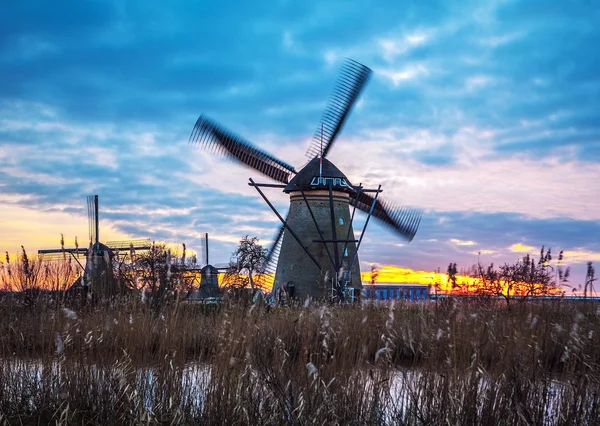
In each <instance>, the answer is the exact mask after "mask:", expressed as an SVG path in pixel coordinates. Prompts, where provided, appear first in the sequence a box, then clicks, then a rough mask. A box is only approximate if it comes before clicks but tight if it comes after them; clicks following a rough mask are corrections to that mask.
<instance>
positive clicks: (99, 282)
mask: <svg viewBox="0 0 600 426" xmlns="http://www.w3.org/2000/svg"><path fill="white" fill-rule="evenodd" d="M87 207H88V227H89V238H90V244H89V247H88V248H87V249H86V248H79V247H78V245H77V244H76V247H75V248H65V247H61V248H58V249H46V250H38V255H39V256H40V257H41V258H42V259H45V260H58V259H61V258H63V259H64V258H65V256H67V255H70V256H72V257H73V258H74V259H75V260H76V261H77V263H78V264H79V266H80V267H81V268H82V270H83V283H82V284H83V287H84V288H89V289H91V291H92V293H94V294H97V295H99V296H107V295H113V294H115V293H116V291H117V290H118V289H116V288H115V286H116V283H115V281H114V279H113V274H112V273H113V271H112V260H113V258H114V256H118V255H119V254H120V253H129V254H130V255H131V256H133V253H135V252H136V251H142V250H149V249H150V241H149V240H129V241H110V242H107V244H103V243H101V242H100V224H99V218H98V196H97V195H90V196H88V197H87ZM75 241H76V242H77V239H75ZM80 260H85V266H83V265H82V263H81V262H80Z"/></svg>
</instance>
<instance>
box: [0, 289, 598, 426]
mask: <svg viewBox="0 0 600 426" xmlns="http://www.w3.org/2000/svg"><path fill="white" fill-rule="evenodd" d="M599 335H600V306H599V305H598V304H594V303H591V302H588V303H583V302H580V303H572V302H566V301H529V302H525V303H517V304H514V305H513V306H511V307H510V308H507V307H506V304H502V303H494V302H489V301H482V300H478V299H467V300H453V299H449V300H444V301H439V302H437V303H436V302H425V303H408V302H407V303H397V304H386V305H377V306H374V305H372V304H362V305H357V306H327V305H318V304H312V305H308V306H303V307H295V308H278V309H270V310H267V309H265V308H264V307H262V306H254V307H253V306H248V305H223V306H221V307H219V308H218V309H210V308H207V307H202V306H198V305H189V304H183V303H181V304H172V305H170V306H167V307H165V308H164V309H162V310H161V311H157V310H153V309H149V308H148V307H147V306H146V305H143V304H142V303H141V302H140V301H139V300H128V301H121V302H118V303H117V302H115V303H113V304H111V305H104V306H95V307H89V306H88V307H84V308H78V309H75V308H73V309H68V308H65V307H61V306H56V305H54V304H52V303H47V304H45V303H40V304H38V305H36V306H35V307H34V308H31V307H28V306H23V305H21V304H18V303H16V302H15V301H14V300H10V299H5V300H3V301H2V303H1V304H0V424H9V425H21V424H25V425H26V424H50V423H52V424H55V423H57V424H98V425H100V424H141V423H146V424H206V425H224V424H253V425H279V424H286V425H305V424H306V425H308V424H319V425H321V424H340V425H347V424H355V425H359V424H360V425H381V424H394V425H445V424H448V425H513V424H523V425H546V424H547V425H575V424H577V425H594V424H598V422H599V421H598V419H600V398H599V395H600V343H599V340H598V336H599Z"/></svg>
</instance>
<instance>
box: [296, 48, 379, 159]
mask: <svg viewBox="0 0 600 426" xmlns="http://www.w3.org/2000/svg"><path fill="white" fill-rule="evenodd" d="M370 75H371V69H370V68H368V67H366V66H364V65H363V64H360V63H358V62H356V61H353V60H352V59H346V61H345V62H344V65H343V67H342V72H341V75H340V77H339V79H338V81H337V83H336V86H335V89H334V91H333V95H332V96H331V98H330V100H329V104H328V105H327V107H326V108H325V112H324V113H323V118H321V123H320V124H319V127H318V128H317V131H316V132H315V135H314V136H313V140H312V142H311V144H310V146H309V147H308V150H307V151H306V156H307V157H308V158H310V159H311V160H312V159H313V158H315V157H318V156H320V155H321V151H322V152H323V157H325V156H327V153H328V152H329V150H330V149H331V146H332V145H333V143H334V142H335V139H336V137H337V135H338V133H339V132H340V131H341V130H342V127H343V126H344V122H345V121H346V118H348V115H349V114H350V111H351V110H352V107H353V106H354V103H355V102H356V100H357V99H358V96H359V95H360V93H361V91H362V90H363V88H364V87H365V85H366V84H367V81H368V80H369V77H370Z"/></svg>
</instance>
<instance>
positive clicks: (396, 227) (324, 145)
mask: <svg viewBox="0 0 600 426" xmlns="http://www.w3.org/2000/svg"><path fill="white" fill-rule="evenodd" d="M370 75H371V70H370V69H369V68H368V67H366V66H364V65H362V64H360V63H358V62H356V61H353V60H351V59H348V60H346V62H345V63H344V65H343V67H342V71H341V75H340V77H339V79H338V82H337V84H336V86H335V90H334V92H333V95H332V97H331V98H330V100H329V103H328V105H327V107H326V109H325V112H324V114H323V117H322V119H321V123H320V124H319V126H318V127H317V130H316V132H315V135H314V137H313V140H312V142H311V144H310V146H309V147H308V150H307V153H306V156H307V157H308V158H309V161H308V163H306V164H305V165H304V166H303V167H302V168H301V169H300V170H299V171H296V169H295V168H294V167H293V166H291V165H290V164H288V163H286V162H284V161H281V160H279V159H277V158H276V157H275V156H273V155H271V154H269V153H267V152H265V151H264V150H261V149H259V148H257V147H256V146H255V145H254V144H252V143H251V142H249V141H247V140H245V139H244V138H242V137H240V136H238V135H236V134H234V133H232V132H230V131H228V130H226V129H225V128H224V127H223V126H221V125H219V124H217V123H216V122H214V121H213V120H211V119H210V118H208V117H206V116H204V115H201V116H200V117H199V118H198V120H197V121H196V124H195V126H194V128H193V130H192V134H191V135H190V143H192V144H195V145H198V146H201V147H203V148H204V149H206V150H208V151H211V152H214V153H216V154H218V155H223V156H225V157H227V158H230V159H233V160H236V161H238V162H240V163H242V164H245V165H246V166H249V167H251V168H253V169H255V170H257V171H259V172H261V173H262V174H264V175H265V176H267V177H269V178H271V179H273V180H275V181H277V182H279V183H278V184H271V183H255V182H254V180H253V179H250V182H249V185H251V186H253V187H254V188H255V189H256V190H257V191H258V193H259V194H260V195H261V197H262V198H263V199H264V200H265V202H266V203H267V204H268V205H269V207H270V208H271V209H272V210H273V212H274V213H275V214H276V215H277V217H278V218H279V220H280V221H281V227H280V228H279V230H278V232H277V233H276V238H275V242H274V243H273V245H272V246H271V248H270V250H269V252H268V255H267V265H266V267H265V272H266V273H273V272H274V273H275V281H274V285H273V290H274V292H275V293H277V292H279V291H281V289H285V290H287V294H288V295H289V296H292V297H296V298H300V299H302V298H306V297H312V298H319V299H323V298H327V297H330V298H332V299H334V300H344V299H348V298H354V297H353V296H356V295H358V294H360V289H361V288H362V285H361V280H360V268H359V262H358V254H357V253H358V249H359V247H360V244H361V242H362V238H363V235H364V232H365V230H366V226H367V224H368V222H369V219H370V218H371V217H374V218H375V219H376V220H378V221H379V222H381V223H383V224H384V225H387V227H388V228H389V229H390V230H392V231H393V232H394V233H395V234H397V235H398V236H399V237H401V238H403V239H405V240H407V241H412V239H413V238H414V236H415V234H416V232H417V229H418V226H419V223H420V218H421V215H420V213H419V212H418V211H416V210H413V209H409V208H401V207H400V206H399V205H397V204H396V203H392V202H389V201H387V200H384V199H383V198H382V197H380V196H379V194H380V192H381V185H380V186H379V187H378V188H377V189H367V188H363V186H362V184H359V185H356V186H355V185H352V184H351V182H350V180H349V179H348V178H347V177H346V176H345V175H344V173H342V172H341V171H340V170H339V169H338V168H337V167H336V166H335V165H334V164H333V163H332V162H331V161H329V160H328V159H327V158H326V157H327V154H328V153H329V152H330V150H331V148H332V147H333V144H334V142H335V141H336V138H337V136H338V135H339V133H340V132H341V130H342V127H343V125H344V123H345V121H346V119H347V118H348V115H349V114H350V111H351V110H352V107H353V105H354V104H355V103H356V100H357V99H358V97H359V95H360V93H361V91H362V90H363V88H364V87H365V85H366V83H367V81H368V80H369V77H370ZM261 188H281V189H283V192H284V193H286V194H288V195H289V196H290V208H289V211H288V214H287V216H286V218H284V217H283V216H282V215H281V214H280V213H279V212H278V211H277V210H276V209H275V207H274V206H273V205H272V204H271V202H270V201H269V200H268V198H267V197H266V195H265V194H264V192H263V191H262V190H261ZM371 194H373V195H371ZM350 207H352V212H351V211H350ZM356 209H358V210H361V211H363V212H365V213H367V214H368V216H367V220H366V222H365V224H364V227H363V230H362V233H361V236H360V238H359V239H358V240H356V239H355V237H354V229H353V226H352V225H353V221H354V213H355V211H356Z"/></svg>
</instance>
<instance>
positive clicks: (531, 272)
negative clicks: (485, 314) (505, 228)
mask: <svg viewBox="0 0 600 426" xmlns="http://www.w3.org/2000/svg"><path fill="white" fill-rule="evenodd" d="M562 259H563V257H562V252H561V253H560V255H559V263H558V264H557V267H556V270H555V268H554V267H553V266H551V264H550V262H551V260H552V253H551V249H548V251H546V252H544V247H542V249H541V251H540V258H539V259H538V261H537V262H536V261H535V259H534V258H533V257H531V256H530V255H529V254H528V255H526V256H524V257H522V258H521V259H519V260H517V262H516V263H514V264H511V263H505V264H504V265H500V266H499V267H495V266H494V264H493V263H492V264H490V265H489V266H488V267H487V268H484V267H483V266H482V265H481V263H479V264H478V265H477V271H476V274H475V275H474V278H476V279H477V280H478V281H479V286H478V287H477V294H479V295H482V296H498V297H502V298H504V300H505V301H506V304H507V305H509V306H510V302H511V300H512V299H514V298H515V297H519V298H520V299H521V300H526V299H528V298H530V297H532V296H541V295H547V294H553V293H555V292H556V291H558V290H559V288H560V286H561V285H564V284H565V283H566V282H568V278H569V275H570V270H569V268H567V269H563V267H562V265H561V264H560V262H561V261H562Z"/></svg>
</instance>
